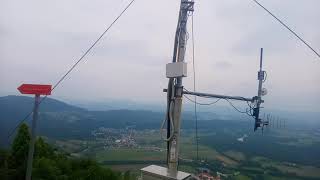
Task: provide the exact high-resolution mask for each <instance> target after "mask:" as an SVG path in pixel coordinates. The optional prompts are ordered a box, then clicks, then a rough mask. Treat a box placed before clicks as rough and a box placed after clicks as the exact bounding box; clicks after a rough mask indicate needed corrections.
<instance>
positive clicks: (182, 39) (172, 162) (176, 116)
mask: <svg viewBox="0 0 320 180" xmlns="http://www.w3.org/2000/svg"><path fill="white" fill-rule="evenodd" d="M193 11H194V1H193V0H181V5H180V12H179V19H178V25H177V30H176V34H175V40H174V50H173V59H172V63H169V64H167V65H166V76H167V78H168V79H169V82H168V88H167V89H164V92H166V93H167V109H166V115H165V119H164V121H163V123H162V125H161V133H162V130H163V129H164V128H165V126H166V130H167V134H166V138H164V140H165V141H166V142H167V167H161V166H156V165H151V166H148V167H145V168H143V169H141V173H142V176H141V177H142V179H155V180H157V179H187V178H188V177H190V174H188V173H185V172H181V171H178V160H179V140H180V124H181V112H182V99H183V95H194V96H199V97H204V98H218V99H224V100H226V101H228V102H229V103H230V105H231V106H233V104H232V103H231V102H230V100H237V101H244V102H247V103H248V106H249V107H250V110H249V111H248V110H247V111H246V112H242V113H246V114H248V115H250V116H252V117H253V118H254V119H255V122H254V128H253V129H254V131H256V130H257V129H258V128H261V129H263V127H264V126H267V125H268V124H269V122H268V120H262V119H261V118H260V109H261V104H262V103H264V101H263V100H262V96H264V95H266V94H267V90H266V89H265V88H263V87H262V85H263V82H264V81H265V80H266V72H265V71H263V69H262V65H263V64H262V61H263V49H262V48H261V51H260V66H259V67H260V68H259V71H258V81H259V84H258V93H257V96H254V97H252V98H246V97H241V96H226V95H218V94H209V93H201V92H191V91H188V90H186V89H185V88H184V87H183V84H182V78H183V77H186V76H187V63H185V52H186V44H187V43H186V42H187V39H188V33H187V22H188V16H189V14H190V13H193ZM249 103H251V104H249ZM233 107H234V106H233ZM234 108H235V107H234ZM235 109H236V108H235ZM239 112H240V111H239ZM166 123H167V124H166ZM161 135H162V134H161Z"/></svg>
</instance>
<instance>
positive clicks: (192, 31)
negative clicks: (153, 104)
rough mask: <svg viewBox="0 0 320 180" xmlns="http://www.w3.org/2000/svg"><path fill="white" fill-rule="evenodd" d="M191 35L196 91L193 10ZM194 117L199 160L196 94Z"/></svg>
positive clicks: (195, 98) (194, 89)
mask: <svg viewBox="0 0 320 180" xmlns="http://www.w3.org/2000/svg"><path fill="white" fill-rule="evenodd" d="M191 36H192V39H191V41H192V68H193V91H194V92H196V67H195V52H194V46H195V42H194V24H193V12H192V14H191ZM194 117H195V122H196V144H197V160H199V138H198V113H197V96H196V95H195V96H194Z"/></svg>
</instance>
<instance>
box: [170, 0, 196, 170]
mask: <svg viewBox="0 0 320 180" xmlns="http://www.w3.org/2000/svg"><path fill="white" fill-rule="evenodd" d="M193 6H194V1H193V0H181V5H180V12H179V19H178V25H177V30H176V35H175V42H174V52H173V60H172V63H169V64H167V66H166V70H167V72H166V75H167V77H168V78H169V83H168V92H167V101H168V103H167V115H166V116H167V117H166V118H167V141H168V143H167V150H168V151H167V152H168V153H167V164H168V168H169V170H171V171H177V170H178V159H179V138H180V124H181V111H182V97H183V85H182V78H183V77H185V76H186V75H187V66H186V65H187V64H186V63H185V62H184V61H185V53H186V44H187V38H188V33H187V22H188V16H189V13H190V12H192V11H193V10H194V9H193Z"/></svg>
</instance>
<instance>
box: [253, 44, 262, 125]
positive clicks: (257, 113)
mask: <svg viewBox="0 0 320 180" xmlns="http://www.w3.org/2000/svg"><path fill="white" fill-rule="evenodd" d="M262 58H263V48H261V50H260V68H259V72H258V80H259V85H258V97H257V102H256V103H257V106H256V108H254V116H255V124H254V131H256V130H257V128H258V127H261V119H260V118H259V113H260V105H261V103H262V100H261V96H262V83H263V80H264V71H262Z"/></svg>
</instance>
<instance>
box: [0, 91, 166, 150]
mask: <svg viewBox="0 0 320 180" xmlns="http://www.w3.org/2000/svg"><path fill="white" fill-rule="evenodd" d="M33 106H34V98H32V97H25V96H5V97H0V123H1V126H0V137H1V139H0V140H1V144H6V143H7V142H6V141H7V136H8V134H9V133H10V132H11V131H12V129H14V127H15V126H16V125H17V124H18V123H19V122H20V121H21V120H22V119H23V118H25V116H26V115H27V114H29V113H30V112H31V111H32V109H33ZM39 114H40V117H39V122H38V132H39V134H42V135H46V136H50V137H58V138H87V137H89V136H90V133H91V131H92V130H93V129H95V128H98V127H101V126H104V127H113V128H125V127H126V126H127V125H138V128H139V127H140V126H139V124H140V125H143V126H142V127H140V128H155V127H159V126H160V122H161V120H162V117H163V114H162V113H159V112H158V113H155V112H151V111H138V110H137V111H130V110H110V111H88V110H86V109H83V108H79V107H76V106H72V105H69V104H66V103H64V102H62V101H58V100H55V99H52V98H47V99H46V100H45V101H43V103H42V104H41V105H40V113H39ZM31 118H32V117H31V116H30V117H29V118H28V121H26V122H28V123H30V119H31Z"/></svg>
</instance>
